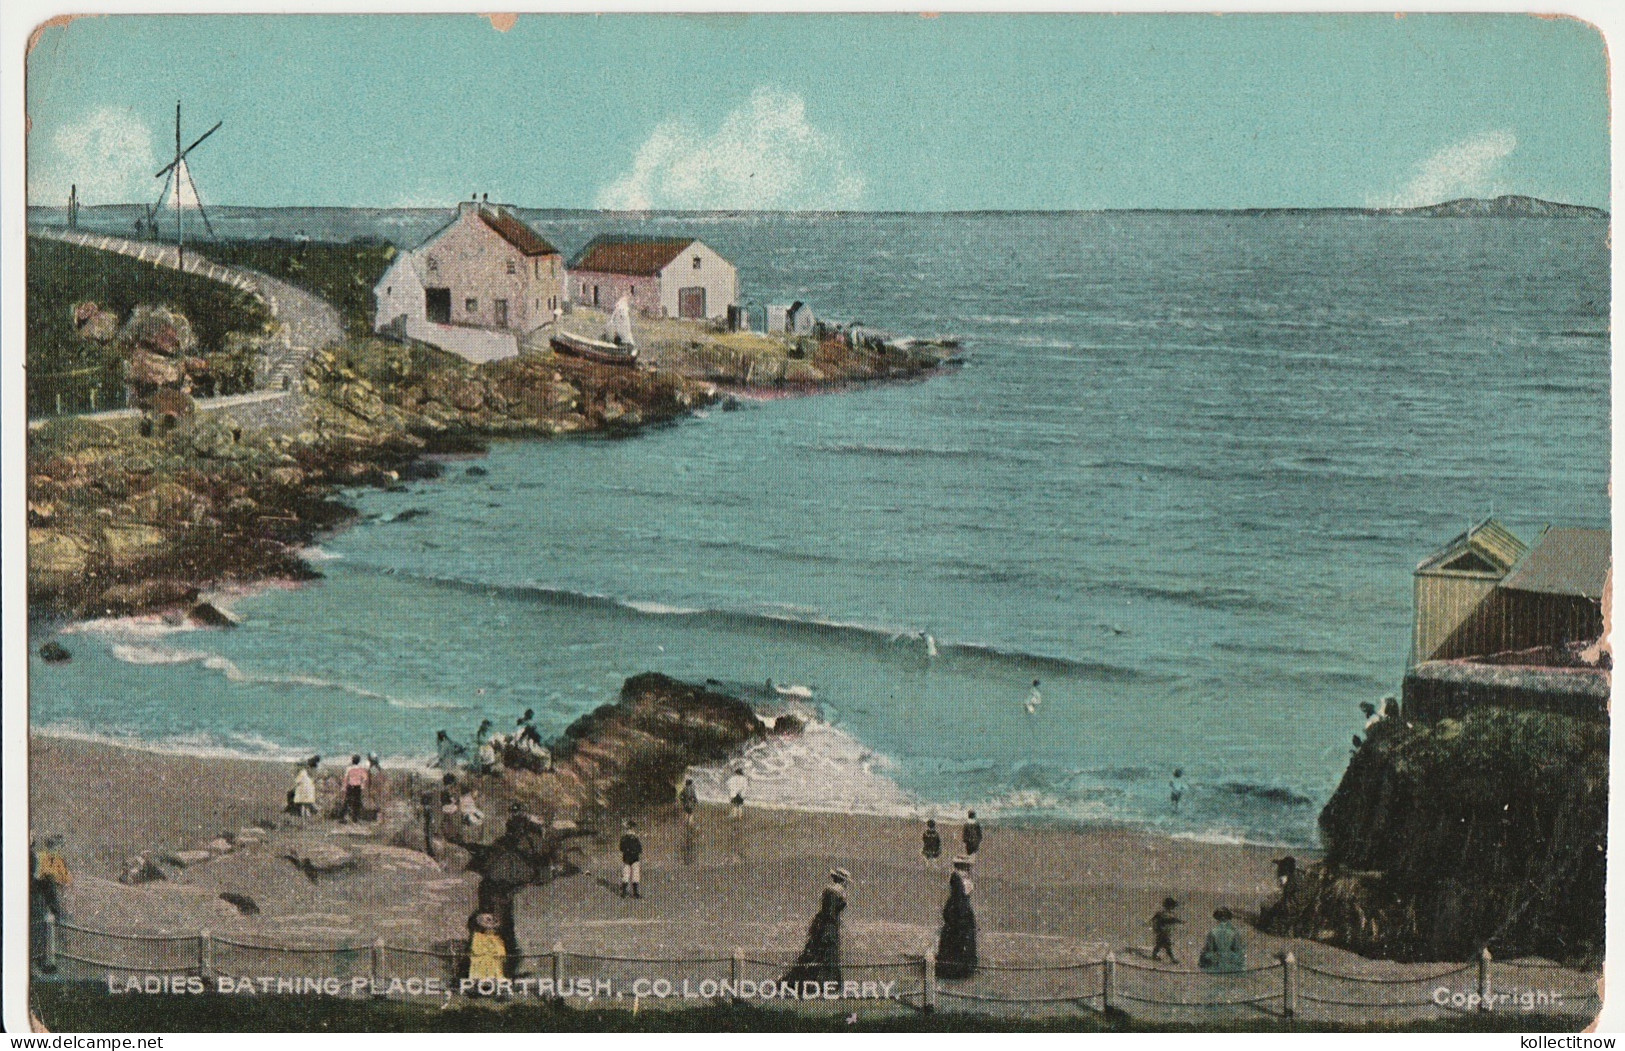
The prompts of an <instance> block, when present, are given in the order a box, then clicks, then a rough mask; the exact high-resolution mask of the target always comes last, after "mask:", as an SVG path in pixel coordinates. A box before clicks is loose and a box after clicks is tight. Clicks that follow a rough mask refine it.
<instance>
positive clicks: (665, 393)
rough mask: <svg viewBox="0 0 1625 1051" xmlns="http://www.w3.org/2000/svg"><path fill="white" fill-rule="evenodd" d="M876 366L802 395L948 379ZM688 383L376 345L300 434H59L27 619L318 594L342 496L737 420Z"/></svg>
mask: <svg viewBox="0 0 1625 1051" xmlns="http://www.w3.org/2000/svg"><path fill="white" fill-rule="evenodd" d="M872 357H873V355H868V356H863V357H855V358H854V359H853V360H852V361H851V362H849V363H848V364H850V365H851V368H850V369H840V370H832V371H836V372H839V373H841V374H840V375H838V376H826V377H825V378H824V379H823V381H822V382H819V383H816V384H795V385H793V387H792V388H790V389H791V390H793V391H794V392H795V393H810V392H813V391H816V390H827V389H839V388H841V387H844V386H849V385H850V384H852V383H856V382H863V381H873V380H895V379H902V378H914V377H918V376H921V375H925V374H927V373H929V372H930V371H932V370H933V369H935V368H936V367H937V366H938V364H939V362H937V361H936V360H935V359H934V358H932V357H930V356H929V355H914V356H906V360H905V358H897V360H895V361H893V360H890V359H887V360H885V361H884V362H882V361H880V360H879V359H876V360H870V358H872ZM685 371H686V370H685V369H683V368H680V367H677V363H676V362H672V363H670V365H669V366H668V367H661V368H656V369H635V370H634V369H625V368H618V367H614V366H606V365H597V364H593V363H591V362H586V361H577V360H573V359H569V358H564V357H553V356H551V355H525V356H521V357H518V358H512V359H508V360H505V361H500V362H492V363H488V364H485V365H479V366H476V365H472V364H469V363H467V362H464V361H462V360H461V359H456V358H452V357H451V356H449V355H446V354H443V353H440V352H438V351H435V350H434V349H433V348H427V347H424V346H422V345H419V344H410V343H396V342H391V341H387V340H383V339H377V338H370V337H369V338H362V339H350V340H347V341H345V342H344V343H341V344H334V345H332V346H329V347H328V348H326V349H324V350H321V351H318V352H316V353H315V354H314V355H313V356H312V358H311V359H310V361H309V363H308V364H307V366H306V369H305V374H304V377H303V383H302V389H300V390H298V391H296V392H295V394H294V395H293V396H295V397H299V398H300V399H301V401H302V402H303V403H304V412H303V414H302V415H303V419H302V421H301V423H300V424H298V425H297V426H296V427H292V428H282V429H278V428H272V427H264V428H250V427H245V426H243V425H242V424H241V423H239V422H238V421H236V420H234V419H233V418H231V417H230V416H229V415H223V414H215V415H202V414H200V415H198V416H196V417H187V418H182V419H180V420H179V421H178V422H174V423H173V425H172V426H165V425H164V424H165V423H168V422H170V421H165V420H152V419H150V418H149V419H145V420H143V419H125V420H117V421H91V420H80V419H75V418H71V417H68V418H62V419H57V420H53V421H50V422H48V423H46V424H45V425H43V426H41V427H39V428H38V429H37V430H34V431H32V432H31V434H30V442H29V449H28V523H29V531H28V597H29V615H30V618H31V619H32V620H34V621H46V622H51V621H60V620H68V619H83V618H91V617H107V616H122V615H133V614H145V613H164V614H167V615H170V616H184V615H194V614H195V615H201V616H204V617H208V616H209V613H207V612H205V611H199V610H198V603H199V600H200V597H202V596H204V595H205V594H206V593H207V592H208V591H209V590H210V589H217V588H223V587H231V586H241V585H245V584H252V583H256V582H261V581H265V580H271V579H290V580H304V579H312V578H315V577H318V576H319V575H320V574H319V573H318V572H317V571H316V570H315V569H314V568H312V567H311V566H310V565H309V564H308V562H306V560H305V559H304V558H303V557H302V556H301V554H300V550H301V549H302V548H304V547H306V546H308V545H309V544H310V543H311V542H312V541H314V540H315V539H316V538H317V537H318V536H320V535H321V534H323V533H325V532H327V531H329V530H332V529H334V528H338V527H340V526H343V525H344V524H346V523H347V522H349V521H351V520H352V519H353V518H354V516H355V512H354V510H353V509H352V508H351V507H349V506H348V505H347V504H346V503H345V502H344V501H343V500H342V498H341V496H340V491H341V490H342V489H343V488H345V487H350V486H362V485H376V486H385V487H388V486H394V485H399V484H402V483H404V482H405V481H408V480H411V479H414V478H418V479H422V478H431V477H434V476H436V475H437V474H438V473H439V469H440V468H439V465H438V464H437V463H435V462H434V461H433V460H432V459H427V457H430V456H432V455H434V454H441V453H479V452H483V451H484V450H485V449H486V447H487V444H488V443H489V442H490V441H492V440H494V439H502V438H552V437H562V436H571V435H581V436H602V437H609V438H615V437H625V436H630V435H632V434H636V433H638V432H639V431H641V430H642V429H644V428H646V427H651V426H657V425H661V424H665V423H669V422H671V421H674V420H676V419H679V418H681V417H683V416H685V415H688V414H690V413H692V412H694V411H695V410H696V409H699V408H702V407H705V406H708V405H711V404H714V403H716V402H719V401H722V402H723V403H724V407H730V406H731V404H732V402H731V401H730V400H729V399H731V398H732V394H730V393H729V392H728V391H726V390H724V389H721V388H719V387H718V386H717V385H716V384H714V383H712V382H710V381H708V380H704V379H697V378H691V377H690V376H688V375H685ZM847 373H850V374H849V375H848V374H847ZM756 389H757V388H756V387H755V386H754V385H748V386H747V387H746V388H744V389H743V392H745V393H748V392H750V391H753V390H756ZM762 389H764V390H766V389H773V390H785V389H786V388H785V387H783V386H782V385H781V386H777V387H773V386H770V387H768V388H762Z"/></svg>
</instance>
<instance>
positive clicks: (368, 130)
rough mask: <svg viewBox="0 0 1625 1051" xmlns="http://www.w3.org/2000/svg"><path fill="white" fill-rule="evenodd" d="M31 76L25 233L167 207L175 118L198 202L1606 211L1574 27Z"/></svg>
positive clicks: (121, 68)
mask: <svg viewBox="0 0 1625 1051" xmlns="http://www.w3.org/2000/svg"><path fill="white" fill-rule="evenodd" d="M27 75H28V82H27V91H28V116H29V121H30V130H29V133H28V150H29V153H28V176H29V194H28V196H29V201H30V203H35V204H62V203H64V202H65V201H66V199H67V193H68V186H69V184H70V183H73V184H77V185H78V187H79V193H80V198H81V200H82V201H83V202H84V203H85V204H92V205H93V204H104V203H114V202H127V201H142V200H145V201H155V200H156V199H157V197H158V192H159V189H160V186H161V181H160V180H157V179H155V178H154V177H153V173H154V172H156V171H157V170H158V169H159V168H161V167H162V166H163V165H164V164H166V163H167V162H168V159H169V157H170V156H171V155H172V154H173V152H174V134H175V132H174V116H175V103H176V101H177V100H180V101H181V102H182V104H183V119H184V126H183V129H182V131H183V136H184V138H185V141H186V142H190V141H191V140H192V139H193V138H196V137H197V136H198V135H199V134H202V133H203V132H204V131H205V130H207V129H208V128H209V127H210V126H211V125H213V124H214V123H215V122H216V121H224V126H223V127H222V128H221V129H220V131H218V132H216V133H215V134H214V136H212V137H211V138H210V139H209V140H208V141H207V142H205V143H204V144H203V145H201V146H200V147H198V149H197V151H196V152H195V153H194V154H193V155H192V156H191V157H190V158H189V163H190V166H191V170H192V173H193V176H194V178H195V180H196V184H197V187H198V190H199V192H200V194H201V195H202V197H203V199H204V202H205V204H225V205H260V206H272V205H343V206H378V207H411V206H421V207H434V206H445V205H447V204H449V203H450V202H452V201H454V200H458V199H463V198H466V197H468V196H469V195H470V194H471V193H487V194H489V195H490V197H491V199H492V200H494V201H501V202H505V203H512V204H517V205H521V206H525V207H535V208H628V209H644V208H734V209H738V208H775V209H779V208H782V209H872V210H968V209H1099V208H1246V207H1327V206H1333V207H1335V206H1354V207H1363V206H1386V205H1414V204H1426V203H1432V202H1435V201H1439V200H1447V199H1450V198H1454V197H1463V196H1495V195H1499V194H1503V193H1521V194H1529V195H1532V196H1536V197H1543V198H1547V199H1550V200H1559V201H1566V202H1571V203H1577V204H1589V205H1594V206H1597V207H1607V206H1608V204H1609V201H1608V182H1609V170H1608V99H1607V79H1606V78H1607V56H1606V53H1605V49H1604V44H1603V41H1602V38H1601V36H1600V34H1599V33H1598V32H1597V30H1595V29H1594V28H1592V27H1591V26H1589V25H1587V24H1586V23H1583V22H1580V21H1577V20H1574V19H1569V18H1539V17H1533V16H1527V15H1452V14H1435V15H1410V16H1406V17H1395V16H1393V15H1238V14H1228V15H1222V16H1219V15H1203V14H1188V15H1092V14H1063V15H1010V14H1004V15H971V14H943V15H941V16H934V17H933V16H921V15H915V14H890V15H880V14H870V15H681V16H678V15H523V16H520V17H519V19H518V21H517V23H516V24H514V25H513V26H512V27H511V28H509V29H508V30H507V31H505V32H504V31H499V30H498V29H497V28H496V27H494V26H493V24H492V22H491V21H490V20H488V19H486V18H484V17H482V16H478V15H472V14H463V15H448V16H426V15H399V16H397V15H354V16H306V15H289V16H231V15H227V16H203V15H181V16H129V15H120V16H108V17H97V18H81V19H77V20H75V21H73V22H72V23H70V24H68V25H66V26H60V27H53V28H50V29H46V30H45V31H44V32H43V33H42V34H41V37H40V40H39V43H38V45H37V46H36V48H35V49H34V51H33V52H32V53H31V55H30V59H29V64H28V70H27ZM183 145H184V143H183Z"/></svg>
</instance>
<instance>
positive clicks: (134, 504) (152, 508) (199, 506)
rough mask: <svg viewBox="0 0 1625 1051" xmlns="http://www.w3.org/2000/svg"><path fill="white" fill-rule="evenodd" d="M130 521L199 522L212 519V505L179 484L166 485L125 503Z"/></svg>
mask: <svg viewBox="0 0 1625 1051" xmlns="http://www.w3.org/2000/svg"><path fill="white" fill-rule="evenodd" d="M124 507H125V508H126V509H127V510H128V512H129V514H128V517H129V518H130V519H132V520H135V521H141V522H163V523H165V524H166V525H167V524H169V523H182V522H198V521H201V520H203V519H205V518H207V517H208V516H209V512H210V510H211V508H210V507H209V502H208V501H207V500H206V499H204V498H203V497H202V496H200V495H198V494H197V493H195V492H193V491H192V490H190V489H188V488H186V486H184V485H180V484H179V483H176V482H171V481H163V482H159V483H158V484H157V485H154V486H153V487H152V488H150V489H145V490H143V491H141V492H139V493H136V494H135V495H134V496H132V497H130V499H128V500H126V501H125V502H124Z"/></svg>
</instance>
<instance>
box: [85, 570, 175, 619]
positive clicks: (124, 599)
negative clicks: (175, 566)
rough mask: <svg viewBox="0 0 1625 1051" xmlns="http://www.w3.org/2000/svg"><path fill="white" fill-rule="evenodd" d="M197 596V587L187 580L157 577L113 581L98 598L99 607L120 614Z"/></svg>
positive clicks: (160, 607) (162, 605)
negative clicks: (130, 581) (115, 582)
mask: <svg viewBox="0 0 1625 1051" xmlns="http://www.w3.org/2000/svg"><path fill="white" fill-rule="evenodd" d="M196 599H197V588H195V587H193V586H192V585H190V584H188V583H187V582H186V581H184V580H175V579H174V578H172V577H156V578H152V579H148V580H137V581H134V582H132V583H129V584H114V585H113V586H112V587H110V588H108V589H106V590H105V591H103V592H102V593H101V596H100V597H99V598H98V599H97V600H96V601H97V605H98V607H99V608H100V609H102V610H105V611H107V612H109V613H112V614H114V615H117V616H124V615H127V614H131V613H147V612H150V611H152V610H158V609H165V608H169V607H173V606H180V605H184V604H186V603H188V602H192V601H194V600H196Z"/></svg>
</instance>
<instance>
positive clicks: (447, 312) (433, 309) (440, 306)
mask: <svg viewBox="0 0 1625 1051" xmlns="http://www.w3.org/2000/svg"><path fill="white" fill-rule="evenodd" d="M423 313H424V315H425V316H426V317H428V319H429V320H430V321H438V322H439V323H440V324H442V325H449V324H451V289H449V288H425V289H424V290H423Z"/></svg>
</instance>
